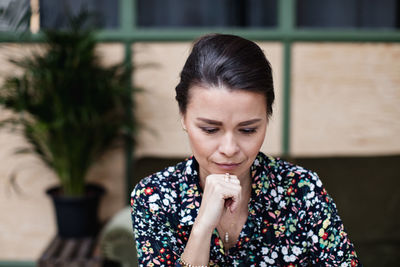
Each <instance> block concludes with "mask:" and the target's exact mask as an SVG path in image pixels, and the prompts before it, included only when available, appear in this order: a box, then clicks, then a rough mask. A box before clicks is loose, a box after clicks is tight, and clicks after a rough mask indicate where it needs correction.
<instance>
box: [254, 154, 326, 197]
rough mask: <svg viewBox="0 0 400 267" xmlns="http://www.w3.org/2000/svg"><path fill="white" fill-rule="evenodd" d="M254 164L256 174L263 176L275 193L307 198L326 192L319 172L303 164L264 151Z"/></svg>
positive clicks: (265, 183) (265, 182) (266, 183)
mask: <svg viewBox="0 0 400 267" xmlns="http://www.w3.org/2000/svg"><path fill="white" fill-rule="evenodd" d="M254 165H255V168H254V172H255V173H254V174H255V175H260V176H261V178H260V179H261V180H264V181H263V182H264V183H263V184H264V185H266V186H267V187H268V188H269V191H272V194H273V195H275V193H276V194H283V195H285V196H288V197H290V196H293V197H294V196H295V197H296V198H299V199H302V200H305V199H307V198H311V197H313V196H314V195H315V194H316V193H318V194H326V191H325V189H324V187H323V184H322V182H321V180H320V178H319V176H318V174H317V173H316V172H314V171H311V170H309V169H306V168H304V167H302V166H299V165H296V164H293V163H291V162H288V161H285V160H283V159H280V158H274V157H271V156H267V155H265V154H263V153H259V155H258V156H257V158H256V161H255V162H254ZM274 190H277V192H275V191H274Z"/></svg>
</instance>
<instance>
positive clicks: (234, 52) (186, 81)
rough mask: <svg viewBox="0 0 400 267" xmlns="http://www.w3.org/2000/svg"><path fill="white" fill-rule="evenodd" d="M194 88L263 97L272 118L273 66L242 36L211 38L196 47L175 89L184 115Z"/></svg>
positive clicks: (254, 45)
mask: <svg viewBox="0 0 400 267" xmlns="http://www.w3.org/2000/svg"><path fill="white" fill-rule="evenodd" d="M192 86H203V87H222V86H223V87H226V88H228V89H229V90H244V91H252V92H258V93H262V94H263V95H264V96H265V99H266V106H267V114H268V116H271V115H272V104H273V102H274V99H275V95H274V86H273V80H272V70H271V66H270V63H269V61H268V60H267V58H266V57H265V55H264V53H263V51H262V50H261V49H260V47H259V46H258V45H257V44H255V43H254V42H252V41H249V40H246V39H244V38H241V37H239V36H235V35H227V34H210V35H205V36H203V37H201V38H200V39H198V40H197V41H196V42H195V43H194V45H193V48H192V51H191V53H190V55H189V57H188V59H187V60H186V63H185V65H184V66H183V69H182V72H181V74H180V82H179V84H178V85H177V86H176V88H175V91H176V97H175V99H176V100H177V101H178V104H179V110H180V112H181V113H182V114H185V112H186V108H187V105H188V102H189V100H190V99H189V98H190V93H189V89H190V88H191V87H192Z"/></svg>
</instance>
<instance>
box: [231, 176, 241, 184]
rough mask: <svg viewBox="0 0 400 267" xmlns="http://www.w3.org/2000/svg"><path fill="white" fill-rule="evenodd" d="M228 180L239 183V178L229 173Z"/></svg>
mask: <svg viewBox="0 0 400 267" xmlns="http://www.w3.org/2000/svg"><path fill="white" fill-rule="evenodd" d="M229 182H230V183H233V184H240V180H239V179H238V178H237V176H236V175H230V179H229Z"/></svg>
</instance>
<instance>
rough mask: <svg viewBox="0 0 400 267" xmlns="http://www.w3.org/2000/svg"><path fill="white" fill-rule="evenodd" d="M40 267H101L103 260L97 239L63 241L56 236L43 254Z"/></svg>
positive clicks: (39, 263)
mask: <svg viewBox="0 0 400 267" xmlns="http://www.w3.org/2000/svg"><path fill="white" fill-rule="evenodd" d="M38 266H39V267H50V266H51V267H54V266H57V267H67V266H68V267H72V266H74V267H101V266H103V258H102V256H101V255H100V251H99V249H98V247H97V240H96V238H95V237H86V238H79V239H75V238H69V239H63V238H60V237H58V236H56V237H55V238H54V239H53V240H52V241H51V242H50V244H49V246H48V247H47V248H46V250H45V251H44V252H43V254H42V255H41V257H40V258H39V262H38Z"/></svg>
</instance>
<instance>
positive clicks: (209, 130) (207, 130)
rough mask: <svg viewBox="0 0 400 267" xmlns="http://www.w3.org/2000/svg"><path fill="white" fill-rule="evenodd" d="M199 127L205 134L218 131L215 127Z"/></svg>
mask: <svg viewBox="0 0 400 267" xmlns="http://www.w3.org/2000/svg"><path fill="white" fill-rule="evenodd" d="M200 129H201V130H202V131H203V132H205V133H206V134H213V133H216V132H217V131H218V128H215V127H200Z"/></svg>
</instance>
